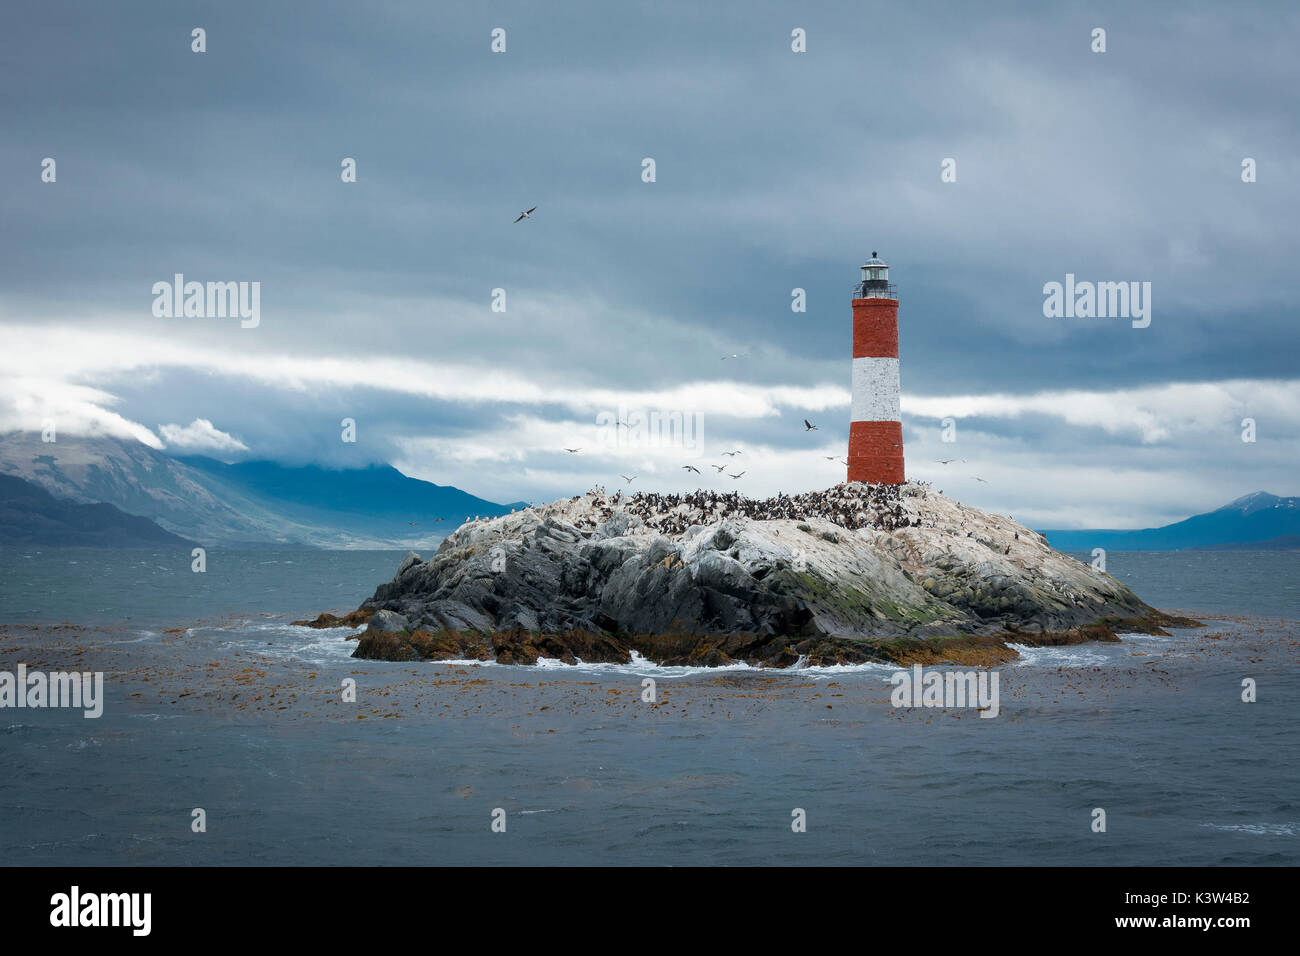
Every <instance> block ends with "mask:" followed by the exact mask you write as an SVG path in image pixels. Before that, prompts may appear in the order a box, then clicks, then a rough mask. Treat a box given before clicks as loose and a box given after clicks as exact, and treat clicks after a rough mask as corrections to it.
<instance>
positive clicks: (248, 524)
mask: <svg viewBox="0 0 1300 956" xmlns="http://www.w3.org/2000/svg"><path fill="white" fill-rule="evenodd" d="M0 474H9V475H13V476H15V477H18V478H22V479H24V480H25V481H28V482H31V483H32V484H35V485H38V486H40V487H42V488H44V489H45V490H46V491H48V492H50V493H51V494H53V495H54V496H55V497H58V498H66V499H68V500H70V501H74V502H79V503H83V504H89V503H94V502H107V503H108V504H111V505H114V506H115V507H117V508H120V509H121V510H122V511H124V512H126V513H127V514H132V515H140V516H143V517H146V518H149V519H150V520H152V521H154V522H156V523H157V524H158V525H160V526H161V527H162V528H164V529H166V530H168V531H171V532H173V533H175V534H179V535H182V536H184V537H186V538H192V539H194V540H195V541H198V542H199V543H200V544H205V545H220V546H223V547H279V548H285V547H306V548H394V549H403V548H412V549H427V548H428V547H429V546H430V545H431V544H434V543H436V542H437V541H439V540H441V538H442V537H443V536H444V535H445V534H447V533H448V532H449V531H451V530H453V529H455V528H456V527H457V526H459V525H460V524H461V522H463V521H464V520H465V518H466V517H473V516H475V515H493V516H495V515H500V514H505V513H507V512H509V511H510V508H511V507H512V506H511V505H500V504H496V503H494V502H490V501H486V500H484V499H482V498H476V497H474V496H473V495H470V494H467V493H466V492H463V491H460V490H459V489H456V488H449V487H444V486H440V485H434V484H432V483H430V482H426V481H420V480H419V479H416V478H408V477H407V476H406V475H403V474H402V473H401V472H399V471H397V470H396V469H394V468H390V467H386V466H384V467H372V468H365V469H352V470H340V471H332V470H330V469H325V468H319V467H316V466H308V467H304V468H286V467H283V466H280V465H275V464H273V463H270V462H248V463H245V464H242V465H224V464H222V463H221V462H218V461H214V460H212V459H206V458H205V459H195V458H191V459H188V460H179V459H175V458H172V457H170V456H168V455H167V454H165V453H163V452H160V451H156V450H155V449H153V448H150V447H149V446H147V445H144V444H142V443H140V442H138V441H133V440H129V439H117V438H79V437H72V436H68V437H60V438H59V440H58V441H57V442H52V443H49V444H46V443H44V442H42V441H41V438H40V436H39V435H38V434H34V433H31V432H12V433H9V434H6V435H2V436H0ZM514 507H520V505H515V506H514ZM438 518H441V519H443V520H442V521H436V520H435V519H438Z"/></svg>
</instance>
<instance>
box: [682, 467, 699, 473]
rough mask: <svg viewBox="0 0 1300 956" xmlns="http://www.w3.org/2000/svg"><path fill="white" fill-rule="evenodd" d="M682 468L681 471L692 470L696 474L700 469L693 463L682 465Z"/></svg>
mask: <svg viewBox="0 0 1300 956" xmlns="http://www.w3.org/2000/svg"><path fill="white" fill-rule="evenodd" d="M682 470H683V471H693V472H695V473H696V474H697V475H698V474H699V473H700V469H698V468H696V467H695V466H694V465H682Z"/></svg>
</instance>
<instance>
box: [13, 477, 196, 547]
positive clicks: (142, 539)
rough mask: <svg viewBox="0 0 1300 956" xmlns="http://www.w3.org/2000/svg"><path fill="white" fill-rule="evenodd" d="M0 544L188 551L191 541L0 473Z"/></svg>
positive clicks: (107, 507)
mask: <svg viewBox="0 0 1300 956" xmlns="http://www.w3.org/2000/svg"><path fill="white" fill-rule="evenodd" d="M3 545H9V546H23V545H38V546H41V547H79V548H163V547H166V548H170V547H175V548H183V549H185V550H189V549H190V548H191V547H193V545H194V543H193V542H192V541H186V540H185V539H184V538H182V537H179V536H178V535H174V534H172V533H171V532H169V531H164V530H163V529H162V528H160V527H158V526H157V525H156V524H154V523H153V522H152V521H150V520H149V519H148V518H141V517H139V516H138V515H129V514H127V513H126V512H124V511H122V510H120V509H118V508H115V507H113V506H112V505H109V504H93V505H87V504H78V503H76V502H73V501H65V500H60V499H58V498H55V497H54V496H53V495H52V494H50V493H49V492H48V491H46V490H45V489H44V488H41V487H40V486H38V485H34V484H32V483H31V482H30V481H23V479H21V478H15V477H13V476H12V475H0V546H3Z"/></svg>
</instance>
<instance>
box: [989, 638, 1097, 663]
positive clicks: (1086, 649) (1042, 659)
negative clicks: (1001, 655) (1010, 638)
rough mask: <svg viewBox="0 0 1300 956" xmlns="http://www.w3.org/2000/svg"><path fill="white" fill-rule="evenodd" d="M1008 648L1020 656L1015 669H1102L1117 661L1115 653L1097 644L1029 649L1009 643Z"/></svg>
mask: <svg viewBox="0 0 1300 956" xmlns="http://www.w3.org/2000/svg"><path fill="white" fill-rule="evenodd" d="M1007 647H1010V648H1011V649H1012V650H1014V651H1016V652H1017V653H1018V654H1019V655H1020V659H1019V660H1017V661H1015V662H1014V665H1013V666H1015V667H1101V666H1103V665H1106V664H1114V663H1115V661H1116V660H1117V658H1116V656H1115V654H1114V653H1113V652H1108V651H1107V650H1105V649H1103V648H1102V647H1101V646H1100V645H1095V644H1089V645H1084V644H1072V645H1070V646H1068V647H1029V646H1027V645H1025V644H1011V643H1008V644H1007Z"/></svg>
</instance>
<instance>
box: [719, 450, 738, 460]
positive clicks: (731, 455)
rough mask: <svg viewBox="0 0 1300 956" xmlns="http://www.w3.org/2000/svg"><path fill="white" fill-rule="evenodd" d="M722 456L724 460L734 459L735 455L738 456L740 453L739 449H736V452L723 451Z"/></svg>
mask: <svg viewBox="0 0 1300 956" xmlns="http://www.w3.org/2000/svg"><path fill="white" fill-rule="evenodd" d="M722 454H723V456H724V457H726V458H735V457H736V456H737V455H739V454H740V451H739V449H737V450H736V451H724V452H723V453H722Z"/></svg>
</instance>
